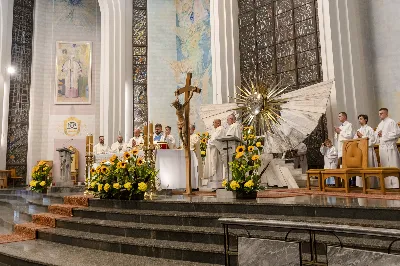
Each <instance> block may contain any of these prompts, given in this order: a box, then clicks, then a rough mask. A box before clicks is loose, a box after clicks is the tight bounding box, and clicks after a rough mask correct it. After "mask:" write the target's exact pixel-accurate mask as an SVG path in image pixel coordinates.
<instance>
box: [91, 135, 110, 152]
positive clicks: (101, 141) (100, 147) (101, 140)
mask: <svg viewBox="0 0 400 266" xmlns="http://www.w3.org/2000/svg"><path fill="white" fill-rule="evenodd" d="M109 152H110V148H108V146H107V145H106V144H104V136H100V137H99V143H97V144H96V145H94V147H93V153H94V154H95V155H96V154H106V153H109Z"/></svg>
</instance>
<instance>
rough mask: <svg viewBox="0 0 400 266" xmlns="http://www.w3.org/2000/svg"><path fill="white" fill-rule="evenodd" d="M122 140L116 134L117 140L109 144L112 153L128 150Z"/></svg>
mask: <svg viewBox="0 0 400 266" xmlns="http://www.w3.org/2000/svg"><path fill="white" fill-rule="evenodd" d="M123 140H124V138H123V137H122V136H121V135H118V138H117V142H115V143H113V144H112V145H111V152H112V153H120V152H126V151H128V145H127V144H126V143H125V142H124V141H123Z"/></svg>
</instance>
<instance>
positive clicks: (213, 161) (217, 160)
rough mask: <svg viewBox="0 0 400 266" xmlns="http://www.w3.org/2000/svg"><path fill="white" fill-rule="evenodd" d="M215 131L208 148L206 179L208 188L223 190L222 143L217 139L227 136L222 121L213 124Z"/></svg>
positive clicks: (218, 120)
mask: <svg viewBox="0 0 400 266" xmlns="http://www.w3.org/2000/svg"><path fill="white" fill-rule="evenodd" d="M213 126H214V130H213V132H212V133H211V136H210V139H209V142H208V146H207V153H206V154H207V157H206V164H205V174H204V176H205V178H208V180H209V183H208V187H209V188H213V189H217V188H222V179H223V171H222V169H223V162H222V158H221V155H220V151H221V150H222V146H223V145H222V143H221V142H220V141H218V140H217V139H219V138H222V137H224V136H225V130H224V128H223V127H222V126H221V119H215V120H214V122H213Z"/></svg>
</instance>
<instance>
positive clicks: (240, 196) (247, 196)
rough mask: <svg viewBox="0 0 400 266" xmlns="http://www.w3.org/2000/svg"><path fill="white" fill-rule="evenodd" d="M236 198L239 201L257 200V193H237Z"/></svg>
mask: <svg viewBox="0 0 400 266" xmlns="http://www.w3.org/2000/svg"><path fill="white" fill-rule="evenodd" d="M236 198H237V199H256V198H257V191H252V192H249V193H246V192H244V191H236Z"/></svg>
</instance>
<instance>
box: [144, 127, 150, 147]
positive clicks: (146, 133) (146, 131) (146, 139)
mask: <svg viewBox="0 0 400 266" xmlns="http://www.w3.org/2000/svg"><path fill="white" fill-rule="evenodd" d="M148 137H149V131H148V129H147V125H145V126H144V129H143V138H144V146H147V145H148V144H149V142H148V141H149V139H148Z"/></svg>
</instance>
